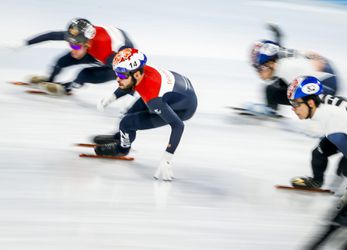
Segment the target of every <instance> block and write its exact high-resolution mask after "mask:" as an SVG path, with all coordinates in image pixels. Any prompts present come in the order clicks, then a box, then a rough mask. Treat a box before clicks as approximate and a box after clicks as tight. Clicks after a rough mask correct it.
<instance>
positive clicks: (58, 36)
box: [26, 31, 65, 45]
mask: <svg viewBox="0 0 347 250" xmlns="http://www.w3.org/2000/svg"><path fill="white" fill-rule="evenodd" d="M64 40H65V31H52V32H48V33H44V34H41V35H38V36H35V37H33V38H31V39H30V40H27V41H26V44H27V45H32V44H36V43H42V42H46V41H64Z"/></svg>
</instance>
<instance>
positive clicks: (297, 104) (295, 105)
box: [289, 101, 305, 108]
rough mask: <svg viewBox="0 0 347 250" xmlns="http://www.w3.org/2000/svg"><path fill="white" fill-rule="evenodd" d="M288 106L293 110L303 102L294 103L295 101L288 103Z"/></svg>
mask: <svg viewBox="0 0 347 250" xmlns="http://www.w3.org/2000/svg"><path fill="white" fill-rule="evenodd" d="M289 103H290V105H292V107H293V108H297V107H300V105H301V104H303V103H305V102H296V101H289Z"/></svg>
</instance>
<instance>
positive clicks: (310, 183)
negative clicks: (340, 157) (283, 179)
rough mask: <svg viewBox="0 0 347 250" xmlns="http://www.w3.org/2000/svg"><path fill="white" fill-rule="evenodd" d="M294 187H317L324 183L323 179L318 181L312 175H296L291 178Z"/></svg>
mask: <svg viewBox="0 0 347 250" xmlns="http://www.w3.org/2000/svg"><path fill="white" fill-rule="evenodd" d="M291 184H292V186H293V187H299V188H307V189H311V188H312V189H317V188H320V187H321V186H322V185H323V182H322V181H317V180H315V179H313V178H312V177H295V178H293V179H292V180H291Z"/></svg>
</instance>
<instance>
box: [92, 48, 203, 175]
mask: <svg viewBox="0 0 347 250" xmlns="http://www.w3.org/2000/svg"><path fill="white" fill-rule="evenodd" d="M146 62H147V58H146V56H145V55H144V54H143V53H141V52H140V51H138V50H137V49H129V48H128V49H123V50H121V51H119V52H118V53H117V55H116V56H115V58H114V60H113V68H114V70H115V73H116V75H117V82H118V84H119V88H118V89H117V90H116V91H115V92H114V94H112V96H111V97H109V98H106V99H104V100H102V103H101V105H102V106H104V107H105V106H107V105H108V104H109V103H111V102H112V101H114V100H116V99H118V98H119V97H121V96H123V95H126V94H133V92H134V91H136V92H137V93H138V94H139V95H140V97H141V98H140V99H138V100H137V101H136V102H135V104H134V105H133V106H132V107H131V108H130V109H129V110H128V112H127V113H126V114H125V116H124V117H123V118H122V120H121V121H120V124H119V128H118V129H117V130H118V131H119V132H118V133H116V134H115V135H111V136H109V137H111V138H106V139H110V140H111V141H112V140H113V141H114V143H110V144H104V145H101V146H98V147H96V148H95V152H96V154H98V155H111V156H123V155H127V154H128V153H129V151H130V147H131V144H132V142H133V141H134V140H135V137H136V131H137V130H146V129H152V128H157V127H161V126H164V125H170V127H171V135H170V139H169V143H168V145H167V147H166V150H165V152H164V156H163V159H162V161H161V163H160V166H159V167H158V169H157V171H156V173H155V175H154V177H155V178H159V177H162V178H163V180H172V178H173V174H172V165H171V159H172V157H173V154H174V152H175V150H176V148H177V147H178V144H179V142H180V140H181V137H182V134H183V130H184V123H183V121H185V120H188V119H190V118H191V117H192V116H193V115H194V113H195V111H196V108H197V97H196V95H195V91H194V89H193V86H192V84H191V82H190V81H189V79H188V78H187V77H185V76H182V75H180V74H178V73H176V72H173V71H169V70H165V69H160V68H157V67H152V66H148V65H146ZM104 139H105V136H104ZM110 140H108V141H105V140H104V141H103V142H104V143H105V142H110ZM95 142H96V143H98V144H103V142H102V141H100V140H99V141H95Z"/></svg>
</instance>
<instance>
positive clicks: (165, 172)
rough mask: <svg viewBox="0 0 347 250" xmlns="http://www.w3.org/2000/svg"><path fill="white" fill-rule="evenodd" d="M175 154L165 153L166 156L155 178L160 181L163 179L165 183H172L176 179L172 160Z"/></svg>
mask: <svg viewBox="0 0 347 250" xmlns="http://www.w3.org/2000/svg"><path fill="white" fill-rule="evenodd" d="M172 157H173V154H171V153H169V152H166V151H165V153H164V156H163V158H162V160H161V162H160V165H159V167H158V168H157V171H155V174H154V178H155V179H159V178H162V179H163V180H164V181H172V179H173V178H174V176H173V172H172V163H171V160H172Z"/></svg>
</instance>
